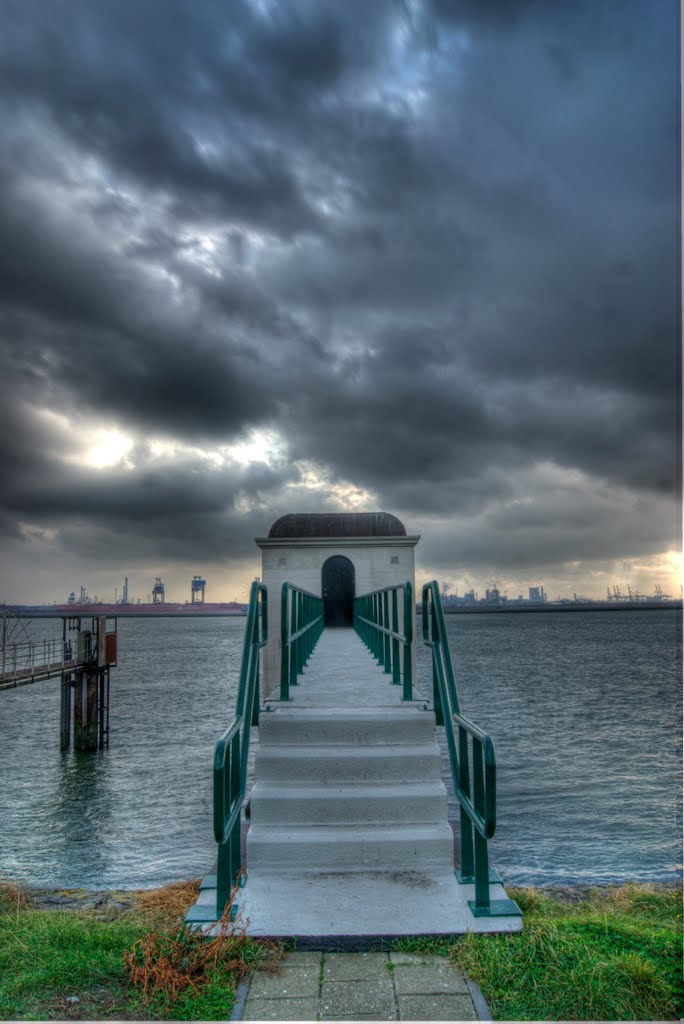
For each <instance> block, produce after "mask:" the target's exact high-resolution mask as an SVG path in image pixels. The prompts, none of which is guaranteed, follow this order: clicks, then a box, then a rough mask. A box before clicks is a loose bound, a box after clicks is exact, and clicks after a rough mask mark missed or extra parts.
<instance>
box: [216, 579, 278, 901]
mask: <svg viewBox="0 0 684 1024" xmlns="http://www.w3.org/2000/svg"><path fill="white" fill-rule="evenodd" d="M267 637H268V615H267V593H266V587H265V586H264V584H263V583H259V582H257V581H256V580H255V581H254V583H252V588H251V591H250V595H249V610H248V612H247V625H246V627H245V643H244V647H243V650H242V664H241V666H240V683H239V686H238V696H237V704H236V707H235V718H234V719H233V724H232V725H231V726H230V728H229V729H228V730H227V731H226V732H225V733H224V734H223V736H222V737H221V739H220V740H219V741H218V743H217V744H216V748H215V751H214V835H215V837H216V842H217V843H218V858H217V863H216V916H217V918H220V917H221V915H222V914H223V911H224V910H225V907H226V904H227V903H228V902H229V900H230V895H231V892H232V890H233V888H234V886H235V885H236V884H239V883H240V882H241V880H242V878H243V875H242V851H241V837H240V811H241V810H242V804H243V802H244V798H245V788H246V784H247V758H248V756H249V730H250V726H252V725H257V724H258V721H259V661H260V658H259V651H260V649H261V648H262V647H263V646H264V644H265V643H266V640H267ZM236 913H237V905H236V904H235V903H233V906H232V910H231V914H232V916H235V914H236Z"/></svg>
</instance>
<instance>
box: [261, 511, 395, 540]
mask: <svg viewBox="0 0 684 1024" xmlns="http://www.w3.org/2000/svg"><path fill="white" fill-rule="evenodd" d="M268 535H269V537H405V536H406V529H405V527H404V524H403V523H402V522H401V521H400V520H399V519H397V517H396V516H393V515H390V513H389V512H290V513H289V514H288V515H286V516H281V517H280V519H277V520H276V521H275V523H274V524H273V526H272V527H271V529H270V530H269V531H268Z"/></svg>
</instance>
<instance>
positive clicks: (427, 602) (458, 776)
mask: <svg viewBox="0 0 684 1024" xmlns="http://www.w3.org/2000/svg"><path fill="white" fill-rule="evenodd" d="M422 612H423V641H424V643H425V644H427V646H428V647H430V648H431V649H432V691H433V699H434V708H435V716H436V718H437V724H438V725H443V726H444V732H445V735H446V741H447V749H448V751H449V761H450V764H451V776H452V779H453V783H454V793H455V795H456V799H457V800H458V802H459V805H460V831H461V868H460V871H458V872H457V877H458V880H459V881H460V882H463V883H465V884H467V883H472V882H474V883H475V899H474V900H469V901H468V903H469V906H470V909H471V910H472V912H473V915H474V916H475V917H490V916H496V917H511V916H519V915H520V908H519V907H518V905H517V904H516V903H515V902H514V901H513V900H509V899H505V900H492V899H491V898H490V893H489V885H490V882H501V876H500V875H499V874H498V873H497V872H496V871H493V870H490V868H489V851H488V846H487V843H488V840H489V839H491V838H492V836H493V835H494V831H495V829H496V759H495V756H494V744H493V742H492V738H491V736H488V735H487V734H486V733H484V732H482V730H481V729H478V727H477V726H476V725H474V724H473V723H472V722H470V721H469V720H468V719H467V718H464V717H463V716H462V715H461V713H460V704H459V699H458V691H457V689H456V682H455V679H454V669H453V665H452V663H451V653H450V651H449V644H448V641H447V634H446V626H445V624H444V613H443V611H442V602H441V600H440V596H439V587H438V585H437V581H436V580H432V582H431V583H426V584H425V586H424V587H423V601H422ZM469 741H470V742H469Z"/></svg>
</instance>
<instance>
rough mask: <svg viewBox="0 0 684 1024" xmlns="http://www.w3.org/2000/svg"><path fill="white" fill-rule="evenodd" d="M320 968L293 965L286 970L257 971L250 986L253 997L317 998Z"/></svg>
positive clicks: (251, 997) (250, 994) (250, 997)
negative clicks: (295, 966)
mask: <svg viewBox="0 0 684 1024" xmlns="http://www.w3.org/2000/svg"><path fill="white" fill-rule="evenodd" d="M320 976H321V975H320V968H318V967H302V968H294V967H291V968H289V970H285V971H275V972H271V971H257V973H256V974H255V975H254V976H253V978H252V983H251V985H250V986H249V996H248V998H249V999H250V1000H251V999H316V998H318V992H319V989H320Z"/></svg>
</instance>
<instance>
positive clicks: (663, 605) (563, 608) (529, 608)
mask: <svg viewBox="0 0 684 1024" xmlns="http://www.w3.org/2000/svg"><path fill="white" fill-rule="evenodd" d="M419 610H420V609H419ZM667 610H670V611H681V610H682V602H681V601H659V602H655V601H622V602H612V601H610V602H609V601H596V602H592V603H591V604H579V603H578V604H574V603H573V604H531V605H501V606H499V607H498V608H497V607H487V606H486V605H485V606H480V605H475V606H471V607H468V606H466V607H461V608H444V614H445V615H482V614H491V613H494V614H498V613H499V612H503V613H504V614H506V615H510V614H513V613H518V614H520V613H524V612H533V613H534V614H535V615H536V614H537V613H539V612H662V611H667Z"/></svg>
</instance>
